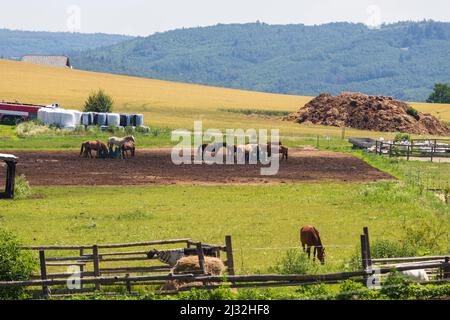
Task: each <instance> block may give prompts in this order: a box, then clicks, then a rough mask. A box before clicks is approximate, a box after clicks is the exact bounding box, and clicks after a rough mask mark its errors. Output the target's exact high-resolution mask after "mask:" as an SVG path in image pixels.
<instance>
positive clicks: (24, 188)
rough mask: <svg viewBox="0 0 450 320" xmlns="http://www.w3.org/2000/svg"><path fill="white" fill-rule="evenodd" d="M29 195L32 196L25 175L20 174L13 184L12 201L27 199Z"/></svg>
mask: <svg viewBox="0 0 450 320" xmlns="http://www.w3.org/2000/svg"><path fill="white" fill-rule="evenodd" d="M31 194H32V191H31V187H30V184H29V183H28V180H27V178H26V177H25V175H23V174H22V175H20V176H18V177H17V178H16V182H15V184H14V199H16V200H23V199H27V198H29V197H30V196H31Z"/></svg>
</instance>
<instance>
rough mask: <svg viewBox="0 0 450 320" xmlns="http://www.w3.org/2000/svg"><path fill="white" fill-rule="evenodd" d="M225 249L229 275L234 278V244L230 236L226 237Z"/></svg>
mask: <svg viewBox="0 0 450 320" xmlns="http://www.w3.org/2000/svg"><path fill="white" fill-rule="evenodd" d="M225 247H226V252H227V269H228V274H229V275H231V276H234V274H235V272H234V257H233V242H232V239H231V236H230V235H228V236H226V237H225Z"/></svg>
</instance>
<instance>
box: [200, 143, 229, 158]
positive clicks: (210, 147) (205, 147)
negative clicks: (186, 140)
mask: <svg viewBox="0 0 450 320" xmlns="http://www.w3.org/2000/svg"><path fill="white" fill-rule="evenodd" d="M222 148H226V149H227V152H228V148H227V144H226V142H222V143H204V144H202V145H201V146H199V147H198V149H197V154H198V155H199V156H200V157H201V159H202V160H204V156H205V152H206V151H208V152H211V153H214V154H216V153H217V152H219V151H220V149H222Z"/></svg>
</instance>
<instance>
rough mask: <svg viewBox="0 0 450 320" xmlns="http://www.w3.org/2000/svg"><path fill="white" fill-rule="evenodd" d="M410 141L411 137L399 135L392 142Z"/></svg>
mask: <svg viewBox="0 0 450 320" xmlns="http://www.w3.org/2000/svg"><path fill="white" fill-rule="evenodd" d="M403 140H406V141H411V136H410V135H409V134H407V133H399V134H397V135H396V136H395V138H394V141H396V142H397V141H403Z"/></svg>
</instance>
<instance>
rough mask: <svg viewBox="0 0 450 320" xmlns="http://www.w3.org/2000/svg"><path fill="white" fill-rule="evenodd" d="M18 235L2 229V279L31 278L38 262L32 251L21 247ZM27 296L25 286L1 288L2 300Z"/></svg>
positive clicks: (0, 295)
mask: <svg viewBox="0 0 450 320" xmlns="http://www.w3.org/2000/svg"><path fill="white" fill-rule="evenodd" d="M20 245H21V244H20V242H19V241H18V239H17V237H16V236H15V235H14V234H12V233H11V232H9V231H6V230H2V229H0V281H25V280H30V279H31V275H32V274H33V271H34V270H35V268H36V266H37V264H36V261H35V259H34V258H33V256H32V255H31V253H30V252H28V251H24V250H21V249H20ZM24 297H25V291H24V288H23V287H10V288H0V300H4V299H21V298H24Z"/></svg>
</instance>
